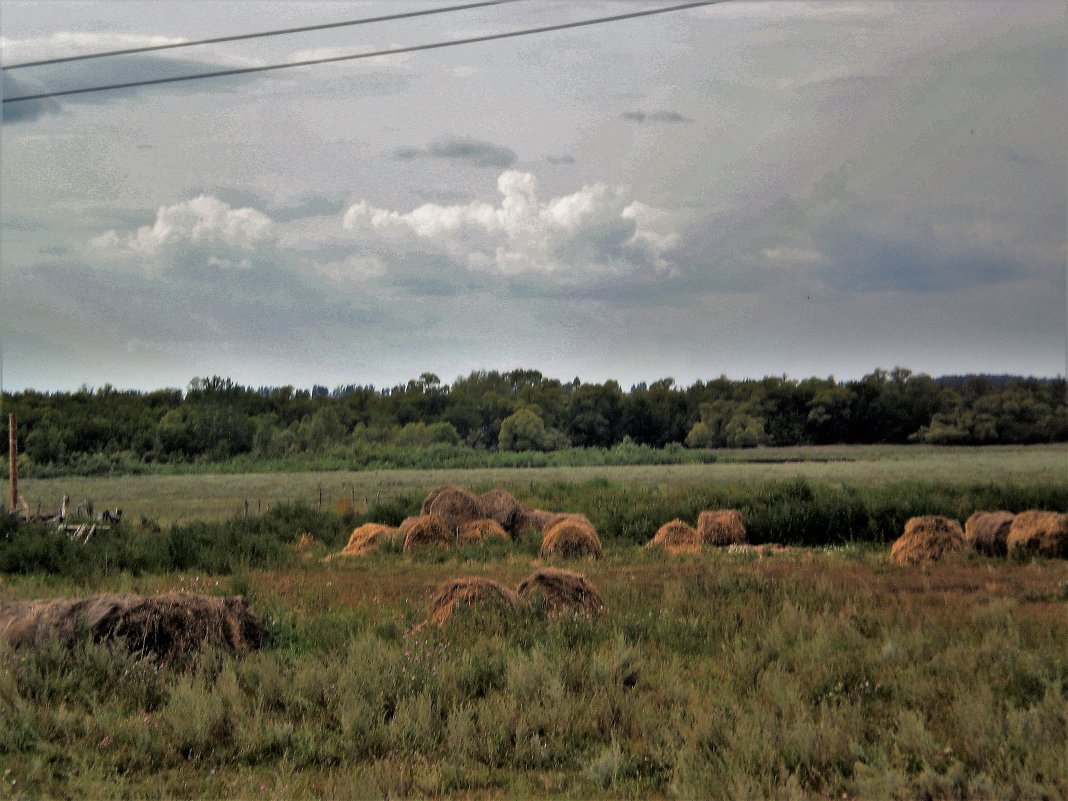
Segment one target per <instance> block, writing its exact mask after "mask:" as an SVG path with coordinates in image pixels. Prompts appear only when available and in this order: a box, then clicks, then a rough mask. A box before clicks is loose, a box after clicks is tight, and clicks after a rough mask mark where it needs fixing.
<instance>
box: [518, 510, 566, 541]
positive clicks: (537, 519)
mask: <svg viewBox="0 0 1068 801" xmlns="http://www.w3.org/2000/svg"><path fill="white" fill-rule="evenodd" d="M555 517H556V515H555V514H554V513H553V512H547V511H545V510H544V509H524V510H522V511H521V512H520V513H519V519H518V520H516V523H515V529H514V532H515V535H516V536H519V535H520V534H522V533H523V532H525V531H536V532H537V533H538V534H542V533H544V531H545V530H546V529H547V528H548V524H549V521H550V520H552V519H553V518H555Z"/></svg>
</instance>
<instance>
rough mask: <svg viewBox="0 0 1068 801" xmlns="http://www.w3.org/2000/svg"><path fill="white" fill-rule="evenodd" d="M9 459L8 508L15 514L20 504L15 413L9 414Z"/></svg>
mask: <svg viewBox="0 0 1068 801" xmlns="http://www.w3.org/2000/svg"><path fill="white" fill-rule="evenodd" d="M7 459H8V467H9V469H10V473H9V474H8V475H10V476H11V493H10V494H9V495H8V498H9V499H10V500H9V503H8V505H7V508H8V509H10V510H11V513H12V514H14V512H15V509H16V508H17V507H18V504H19V440H18V436H17V435H16V432H15V413H14V412H12V413H11V414H9V415H8V416H7Z"/></svg>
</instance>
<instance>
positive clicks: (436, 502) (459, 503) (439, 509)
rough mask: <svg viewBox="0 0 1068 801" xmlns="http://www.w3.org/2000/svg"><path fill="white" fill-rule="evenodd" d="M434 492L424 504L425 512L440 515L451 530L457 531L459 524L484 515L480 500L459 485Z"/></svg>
mask: <svg viewBox="0 0 1068 801" xmlns="http://www.w3.org/2000/svg"><path fill="white" fill-rule="evenodd" d="M435 492H436V494H435V495H434V497H433V499H432V500H431V501H430V503H429V504H424V505H426V506H427V512H426V513H427V514H432V515H437V516H438V517H440V518H441V519H442V520H444V521H445V525H447V526H448V527H449V528H450V529H451V530H452V531H453V532H456V531H459V529H460V526H462V525H463V524H464V523H466V522H468V521H470V520H479V519H481V518H484V517H485V516H486V514H485V512H483V511H482V502H481V501H479V499H478V496H477V495H475V494H474V493H472V492H468V491H467V490H465V489H463V488H461V487H442V488H439V489H438V490H436V491H435ZM427 497H429V496H427Z"/></svg>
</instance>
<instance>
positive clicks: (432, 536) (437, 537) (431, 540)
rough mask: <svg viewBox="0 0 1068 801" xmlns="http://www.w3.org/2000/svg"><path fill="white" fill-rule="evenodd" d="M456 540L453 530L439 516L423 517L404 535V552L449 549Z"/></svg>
mask: <svg viewBox="0 0 1068 801" xmlns="http://www.w3.org/2000/svg"><path fill="white" fill-rule="evenodd" d="M454 540H455V536H454V534H453V530H452V529H451V528H449V526H447V525H446V524H445V521H444V520H442V519H441V518H440V517H438V516H437V515H423V516H422V517H420V518H418V519H417V520H416V521H415V522H414V523H412V525H411V526H410V527H409V528H408V533H407V534H405V535H404V550H406V551H411V550H415V549H416V548H425V547H427V546H433V547H438V548H448V547H450V546H451V545H452V543H453V541H454Z"/></svg>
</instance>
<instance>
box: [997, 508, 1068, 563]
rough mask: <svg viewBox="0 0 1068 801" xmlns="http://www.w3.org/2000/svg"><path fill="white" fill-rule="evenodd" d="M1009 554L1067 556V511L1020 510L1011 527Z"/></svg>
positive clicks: (1008, 544)
mask: <svg viewBox="0 0 1068 801" xmlns="http://www.w3.org/2000/svg"><path fill="white" fill-rule="evenodd" d="M1006 546H1007V547H1008V553H1009V556H1024V555H1027V554H1031V553H1037V554H1040V555H1042V556H1048V557H1050V558H1051V559H1058V558H1059V559H1064V558H1068V514H1059V513H1057V512H1038V511H1029V512H1020V514H1018V515H1016V517H1015V519H1014V520H1013V521H1012V525H1011V526H1010V527H1009V537H1008V540H1007V541H1006Z"/></svg>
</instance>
